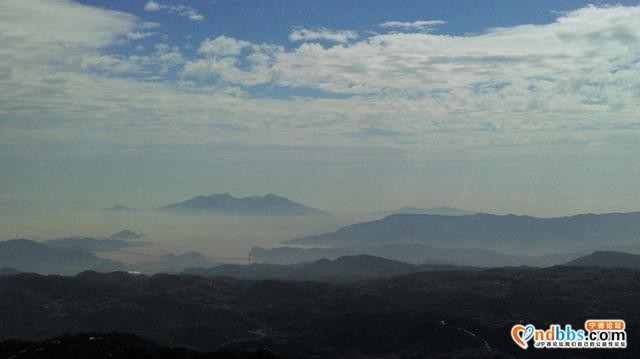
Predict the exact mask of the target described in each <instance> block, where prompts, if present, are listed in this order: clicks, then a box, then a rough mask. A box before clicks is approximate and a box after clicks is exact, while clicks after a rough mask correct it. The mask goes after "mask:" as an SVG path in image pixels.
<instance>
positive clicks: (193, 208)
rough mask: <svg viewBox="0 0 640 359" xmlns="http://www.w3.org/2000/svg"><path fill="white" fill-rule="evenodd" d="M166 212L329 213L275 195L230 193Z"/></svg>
mask: <svg viewBox="0 0 640 359" xmlns="http://www.w3.org/2000/svg"><path fill="white" fill-rule="evenodd" d="M159 210H160V211H164V212H169V211H172V212H184V213H190V212H191V213H197V212H199V213H220V214H229V215H240V216H300V215H326V214H328V213H327V212H324V211H321V210H319V209H316V208H311V207H307V206H305V205H302V204H300V203H297V202H294V201H292V200H290V199H287V198H284V197H280V196H278V195H275V194H273V193H269V194H266V195H264V196H251V197H245V198H236V197H234V196H232V195H230V194H229V193H225V194H212V195H210V196H208V197H207V196H197V197H193V198H191V199H189V200H186V201H184V202H180V203H174V204H169V205H166V206H164V207H161V208H159Z"/></svg>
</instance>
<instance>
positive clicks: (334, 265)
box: [183, 255, 475, 282]
mask: <svg viewBox="0 0 640 359" xmlns="http://www.w3.org/2000/svg"><path fill="white" fill-rule="evenodd" d="M474 269H475V268H471V267H457V266H452V265H432V264H431V265H430V264H423V265H415V264H410V263H405V262H400V261H395V260H391V259H386V258H380V257H374V256H369V255H354V256H344V257H339V258H337V259H334V260H329V259H319V260H317V261H314V262H311V263H299V264H290V265H278V264H266V263H254V264H249V265H238V264H226V265H220V266H216V267H212V268H189V269H186V270H185V271H184V272H183V273H184V274H193V275H199V276H203V277H230V278H237V279H250V280H262V279H285V280H313V281H322V282H325V281H329V282H331V281H343V280H358V279H367V278H382V277H390V276H394V275H400V274H409V273H416V272H425V271H433V270H474Z"/></svg>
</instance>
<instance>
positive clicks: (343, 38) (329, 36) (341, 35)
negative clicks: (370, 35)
mask: <svg viewBox="0 0 640 359" xmlns="http://www.w3.org/2000/svg"><path fill="white" fill-rule="evenodd" d="M357 38H358V33H357V32H355V31H346V30H341V31H335V30H329V29H326V28H324V27H319V28H315V29H307V28H302V27H297V28H294V29H293V31H292V32H291V34H289V41H291V42H298V41H318V40H324V41H330V42H337V43H345V42H348V41H350V40H355V39H357Z"/></svg>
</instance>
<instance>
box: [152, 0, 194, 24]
mask: <svg viewBox="0 0 640 359" xmlns="http://www.w3.org/2000/svg"><path fill="white" fill-rule="evenodd" d="M144 10H145V11H148V12H154V11H166V12H169V13H172V14H178V15H180V16H182V17H185V18H187V19H189V20H193V21H202V20H204V16H203V15H201V14H199V13H198V12H197V11H196V10H195V9H194V8H193V7H191V6H188V5H163V4H160V3H158V2H155V1H153V0H150V1H148V2H147V3H146V4H145V5H144Z"/></svg>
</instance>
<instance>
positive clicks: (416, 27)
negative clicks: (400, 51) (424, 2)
mask: <svg viewBox="0 0 640 359" xmlns="http://www.w3.org/2000/svg"><path fill="white" fill-rule="evenodd" d="M446 23H447V22H446V21H443V20H418V21H411V22H403V21H385V22H383V23H381V24H379V26H380V27H384V28H388V29H400V30H403V31H430V30H432V29H433V28H435V27H437V26H440V25H444V24H446Z"/></svg>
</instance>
